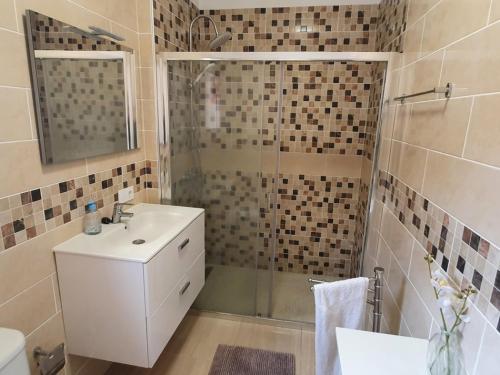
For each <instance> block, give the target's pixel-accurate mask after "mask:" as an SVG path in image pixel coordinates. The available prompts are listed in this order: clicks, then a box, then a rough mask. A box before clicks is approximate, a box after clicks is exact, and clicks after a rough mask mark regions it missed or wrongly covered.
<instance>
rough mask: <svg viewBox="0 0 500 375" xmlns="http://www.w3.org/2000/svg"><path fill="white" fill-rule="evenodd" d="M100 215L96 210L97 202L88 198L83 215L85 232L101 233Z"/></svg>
mask: <svg viewBox="0 0 500 375" xmlns="http://www.w3.org/2000/svg"><path fill="white" fill-rule="evenodd" d="M101 229H102V228H101V217H100V215H99V212H97V204H96V203H95V202H94V201H93V200H90V201H89V202H88V203H87V205H86V206H85V217H84V219H83V230H84V232H85V233H86V234H99V233H101Z"/></svg>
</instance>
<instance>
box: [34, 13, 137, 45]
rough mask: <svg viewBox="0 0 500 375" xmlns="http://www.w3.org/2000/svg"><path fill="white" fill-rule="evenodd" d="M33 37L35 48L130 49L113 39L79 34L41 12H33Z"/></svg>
mask: <svg viewBox="0 0 500 375" xmlns="http://www.w3.org/2000/svg"><path fill="white" fill-rule="evenodd" d="M31 24H32V25H33V26H32V38H33V45H34V47H35V49H50V50H65V51H80V50H81V51H120V50H122V49H124V50H129V48H127V47H123V46H121V45H120V44H118V43H115V42H113V41H112V40H109V39H106V38H101V39H97V38H95V37H93V38H89V37H87V36H86V35H85V34H79V33H77V32H75V31H74V30H73V29H68V27H67V26H68V25H67V24H65V23H63V22H60V21H58V20H56V19H54V18H51V17H47V16H45V15H43V14H40V13H35V12H32V13H31Z"/></svg>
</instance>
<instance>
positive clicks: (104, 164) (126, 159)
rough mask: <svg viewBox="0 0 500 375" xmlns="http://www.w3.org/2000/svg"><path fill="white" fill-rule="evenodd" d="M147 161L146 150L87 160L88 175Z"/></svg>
mask: <svg viewBox="0 0 500 375" xmlns="http://www.w3.org/2000/svg"><path fill="white" fill-rule="evenodd" d="M145 159H146V153H145V150H144V149H143V148H142V149H135V150H130V151H127V152H121V153H118V154H111V155H102V156H97V157H95V158H89V159H87V160H86V161H87V172H86V173H89V174H90V173H96V172H102V171H106V170H109V169H113V168H116V167H118V166H122V165H126V164H131V163H133V162H138V161H142V160H145Z"/></svg>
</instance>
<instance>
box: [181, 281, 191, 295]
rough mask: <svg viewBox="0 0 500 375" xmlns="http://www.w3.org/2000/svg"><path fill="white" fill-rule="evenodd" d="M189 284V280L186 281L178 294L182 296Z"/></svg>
mask: <svg viewBox="0 0 500 375" xmlns="http://www.w3.org/2000/svg"><path fill="white" fill-rule="evenodd" d="M190 285H191V281H188V282H187V283H186V284H184V286H183V287H182V289H181V290H179V295H180V296H182V295H183V294H184V293H186V291H187V290H188V288H189V286H190Z"/></svg>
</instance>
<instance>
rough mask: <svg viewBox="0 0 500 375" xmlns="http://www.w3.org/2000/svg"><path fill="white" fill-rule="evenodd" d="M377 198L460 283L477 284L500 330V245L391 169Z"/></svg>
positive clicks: (481, 303)
mask: <svg viewBox="0 0 500 375" xmlns="http://www.w3.org/2000/svg"><path fill="white" fill-rule="evenodd" d="M377 198H378V199H379V200H381V201H382V202H383V203H385V205H386V206H387V207H388V208H389V209H390V210H391V211H392V213H393V214H394V215H395V216H396V217H397V218H398V219H399V221H400V222H401V223H402V224H403V225H404V226H405V227H406V229H408V230H409V231H410V233H411V234H412V235H413V236H414V237H415V238H416V239H417V240H418V242H420V244H421V245H422V246H423V247H424V248H425V249H426V250H427V251H428V252H429V254H432V256H433V257H434V259H435V260H436V262H437V263H438V264H439V265H440V266H441V268H442V270H443V271H444V272H446V273H447V274H448V275H449V276H450V277H451V278H452V279H453V280H454V281H455V282H456V284H457V285H458V286H459V287H461V288H466V287H468V286H469V285H473V286H474V288H475V289H476V290H477V291H478V292H479V293H478V295H477V296H476V297H475V298H474V304H475V305H476V306H477V308H478V309H479V311H481V312H482V313H483V314H484V316H485V317H486V318H487V319H488V320H489V321H490V323H491V324H492V325H493V326H494V327H498V330H499V332H500V249H499V248H497V247H496V246H494V245H493V244H492V243H490V242H488V241H487V240H486V239H484V238H481V236H480V235H478V234H477V233H474V231H473V230H471V229H470V228H468V227H467V226H464V225H463V224H462V223H461V222H460V221H458V220H457V219H456V218H455V217H453V216H451V215H450V214H448V213H446V212H445V211H443V210H442V209H440V208H439V207H438V206H436V205H435V204H433V203H432V202H430V201H429V200H427V199H425V198H424V197H423V196H421V195H420V194H418V193H417V192H416V191H414V190H413V189H411V188H410V187H408V186H407V185H405V184H404V183H403V182H401V181H400V180H398V179H397V178H395V177H394V176H392V175H390V174H389V173H387V172H383V171H381V172H380V173H379V188H378V189H377Z"/></svg>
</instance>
